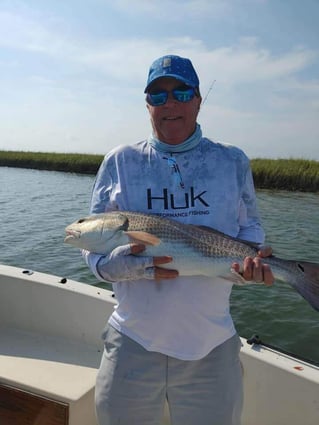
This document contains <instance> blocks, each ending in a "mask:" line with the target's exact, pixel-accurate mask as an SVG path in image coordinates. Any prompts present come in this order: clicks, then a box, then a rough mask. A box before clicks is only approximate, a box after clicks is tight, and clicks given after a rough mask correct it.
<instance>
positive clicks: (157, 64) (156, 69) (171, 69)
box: [144, 55, 199, 93]
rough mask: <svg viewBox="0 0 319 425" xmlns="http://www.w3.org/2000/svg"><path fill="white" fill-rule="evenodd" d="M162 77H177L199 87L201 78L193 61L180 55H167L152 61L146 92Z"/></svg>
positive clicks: (189, 84)
mask: <svg viewBox="0 0 319 425" xmlns="http://www.w3.org/2000/svg"><path fill="white" fill-rule="evenodd" d="M162 77H172V78H176V79H177V80H180V81H182V82H183V83H185V84H187V85H188V86H190V87H194V88H195V87H199V79H198V76H197V74H196V71H195V69H194V67H193V65H192V62H191V61H190V60H189V59H187V58H181V57H180V56H175V55H166V56H163V57H161V58H159V59H156V60H155V61H154V62H153V63H152V65H151V67H150V70H149V73H148V78H147V84H146V87H145V90H144V93H147V90H148V88H149V86H150V85H151V84H152V83H153V82H154V81H155V80H157V79H159V78H162Z"/></svg>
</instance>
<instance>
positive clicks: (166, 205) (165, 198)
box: [147, 187, 209, 210]
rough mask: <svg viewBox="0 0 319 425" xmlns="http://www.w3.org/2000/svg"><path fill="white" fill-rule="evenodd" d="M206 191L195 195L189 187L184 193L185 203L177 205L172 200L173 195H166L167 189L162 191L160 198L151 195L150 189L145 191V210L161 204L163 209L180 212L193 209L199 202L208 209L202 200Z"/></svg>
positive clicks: (207, 205)
mask: <svg viewBox="0 0 319 425" xmlns="http://www.w3.org/2000/svg"><path fill="white" fill-rule="evenodd" d="M206 192H207V191H206V190H204V191H203V192H201V193H198V194H195V191H194V188H193V187H191V188H190V191H189V192H185V193H184V199H185V202H184V203H183V205H181V204H179V205H178V204H177V202H176V201H175V199H174V194H173V193H168V189H166V188H165V189H163V192H162V194H161V195H160V196H155V195H154V194H153V193H152V190H151V189H147V208H148V209H149V210H151V209H153V205H154V203H155V202H162V203H163V209H164V210H168V209H173V210H182V209H186V208H191V207H195V206H196V203H198V202H200V203H201V204H202V205H204V206H205V207H209V204H208V203H207V202H206V201H205V199H204V198H203V196H204V194H205V193H206Z"/></svg>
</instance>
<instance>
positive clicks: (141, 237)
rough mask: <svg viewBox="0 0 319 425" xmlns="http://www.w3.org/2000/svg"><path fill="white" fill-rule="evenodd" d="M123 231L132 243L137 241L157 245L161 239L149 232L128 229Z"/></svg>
mask: <svg viewBox="0 0 319 425" xmlns="http://www.w3.org/2000/svg"><path fill="white" fill-rule="evenodd" d="M124 233H125V234H126V235H127V236H128V237H129V238H130V239H131V241H132V242H134V243H139V244H143V245H159V243H160V242H161V240H160V239H159V238H158V237H157V236H154V235H152V234H151V233H147V232H142V231H135V230H130V231H128V232H124Z"/></svg>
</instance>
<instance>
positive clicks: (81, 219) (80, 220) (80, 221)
mask: <svg viewBox="0 0 319 425" xmlns="http://www.w3.org/2000/svg"><path fill="white" fill-rule="evenodd" d="M84 222H85V218H80V219H79V220H78V221H77V223H78V224H81V223H84Z"/></svg>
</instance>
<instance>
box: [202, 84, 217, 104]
mask: <svg viewBox="0 0 319 425" xmlns="http://www.w3.org/2000/svg"><path fill="white" fill-rule="evenodd" d="M215 83H216V80H214V81H213V82H212V84H211V85H210V86H209V89H208V92H207V93H206V96H205V97H204V100H203V101H202V106H203V105H204V103H205V102H206V100H207V98H208V96H209V93H210V92H211V91H212V89H213V86H214V84H215Z"/></svg>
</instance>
